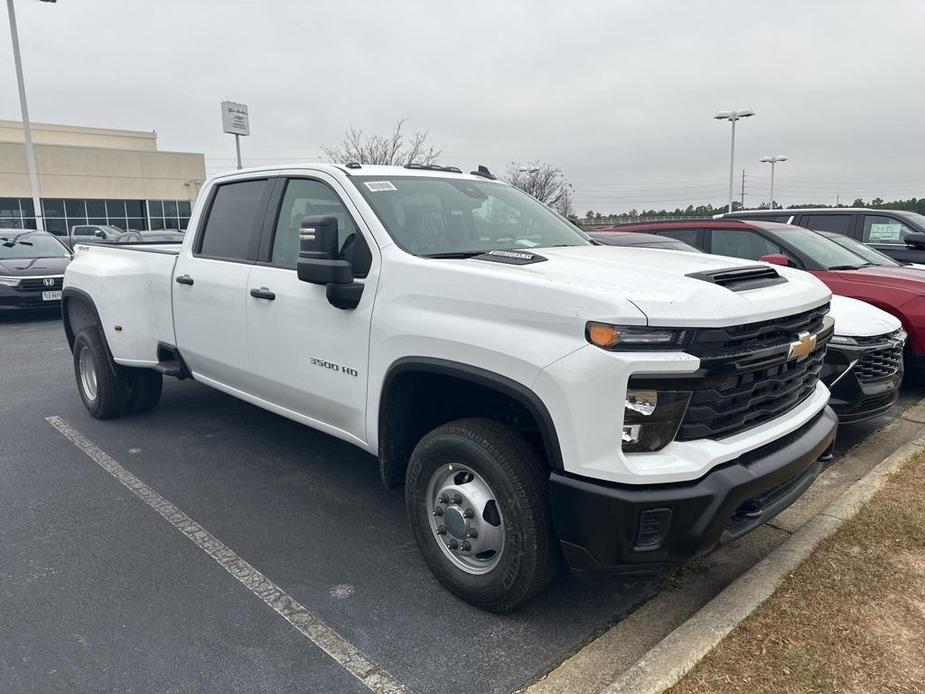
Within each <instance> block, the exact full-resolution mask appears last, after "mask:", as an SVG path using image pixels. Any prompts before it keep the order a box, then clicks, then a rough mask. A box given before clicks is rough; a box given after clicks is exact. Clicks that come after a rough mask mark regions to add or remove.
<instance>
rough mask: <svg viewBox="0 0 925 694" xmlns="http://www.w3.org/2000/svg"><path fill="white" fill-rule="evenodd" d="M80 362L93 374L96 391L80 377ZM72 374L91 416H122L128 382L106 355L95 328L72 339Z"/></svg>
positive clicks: (104, 344)
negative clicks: (89, 387) (84, 361)
mask: <svg viewBox="0 0 925 694" xmlns="http://www.w3.org/2000/svg"><path fill="white" fill-rule="evenodd" d="M81 359H86V360H88V361H87V364H88V368H92V369H93V373H94V375H95V379H94V381H93V382H94V383H95V392H88V388H87V386H86V385H85V383H84V380H83V379H82V377H81ZM74 375H75V377H76V378H77V390H78V392H79V393H80V399H81V400H83V403H84V406H85V407H86V408H87V410H88V411H89V412H90V414H91V415H93V416H94V417H96V418H97V419H113V418H115V417H121V416H122V415H123V414H125V409H126V405H127V404H128V398H129V386H130V380H129V378H127V377H126V376H125V375H124V374H123V372H122V371H121V370H120V369H119V367H118V366H117V365H116V364H115V362H113V360H112V358H111V357H110V356H109V349H108V348H107V347H106V343H105V342H104V341H103V338H102V336H101V335H100V332H99V330H98V329H97V328H95V327H91V328H84V329H83V330H81V331H80V332H79V333H78V334H77V337H76V338H75V339H74Z"/></svg>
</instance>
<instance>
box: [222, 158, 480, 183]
mask: <svg viewBox="0 0 925 694" xmlns="http://www.w3.org/2000/svg"><path fill="white" fill-rule="evenodd" d="M300 169H304V170H306V171H324V172H326V173H329V174H336V173H341V174H347V175H348V176H383V177H388V178H397V177H399V176H430V177H434V178H447V177H452V178H460V179H463V180H469V181H486V180H489V179H488V178H487V177H486V176H484V175H478V174H472V173H464V172H458V171H455V170H453V169H451V168H449V167H441V168H418V167H410V168H409V167H407V166H386V165H381V164H353V165H346V164H331V163H329V162H303V163H296V164H290V163H284V164H276V165H268V166H255V167H248V168H245V169H234V170H231V171H223V172H222V173H219V174H216V175H215V176H212V177H211V178H212V179H216V178H224V177H226V176H238V175H240V174H248V173H267V172H271V171H298V170H300ZM486 171H487V170H486Z"/></svg>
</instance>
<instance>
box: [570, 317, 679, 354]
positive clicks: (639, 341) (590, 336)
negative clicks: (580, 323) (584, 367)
mask: <svg viewBox="0 0 925 694" xmlns="http://www.w3.org/2000/svg"><path fill="white" fill-rule="evenodd" d="M681 334H682V331H680V330H673V329H671V328H649V327H646V326H644V325H642V326H640V325H610V324H609V323H596V322H594V321H590V322H589V323H588V324H587V325H586V326H585V337H586V338H587V340H588V342H590V343H591V344H592V345H596V346H598V347H601V348H602V349H621V348H622V347H630V348H632V347H636V348H640V347H646V346H648V345H651V346H653V347H658V346H665V345H675V344H678V343H679V342H680V340H681Z"/></svg>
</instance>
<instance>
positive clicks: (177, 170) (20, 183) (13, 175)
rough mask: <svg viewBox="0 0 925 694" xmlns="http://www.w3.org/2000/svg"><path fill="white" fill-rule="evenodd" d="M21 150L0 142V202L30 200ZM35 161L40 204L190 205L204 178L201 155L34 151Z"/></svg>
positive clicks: (94, 149)
mask: <svg viewBox="0 0 925 694" xmlns="http://www.w3.org/2000/svg"><path fill="white" fill-rule="evenodd" d="M0 135H2V133H0ZM0 139H2V137H0ZM25 149H26V148H25V145H23V144H20V143H17V142H2V141H0V197H4V198H7V197H9V198H27V197H31V191H30V188H29V176H28V169H27V167H26V153H25ZM35 158H36V164H37V168H38V172H39V188H40V190H41V195H42V197H43V198H108V199H120V198H121V199H130V200H193V199H195V197H196V194H197V192H198V185H200V184H201V182H202V181H203V180H205V177H206V165H205V157H204V156H203V155H202V154H192V153H184V152H157V151H154V150H151V151H139V150H125V149H105V148H98V147H77V146H69V145H36V147H35ZM191 181H193V182H191ZM196 182H198V184H197V183H196Z"/></svg>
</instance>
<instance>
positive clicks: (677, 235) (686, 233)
mask: <svg viewBox="0 0 925 694" xmlns="http://www.w3.org/2000/svg"><path fill="white" fill-rule="evenodd" d="M657 233H658V235H659V236H667V237H668V238H670V239H675V240H677V241H683V242H684V243H686V244H688V245H689V246H693V247H694V248H700V244H699V243H698V242H697V241H698V238H699V235H700V230H699V229H666V230H665V231H659V232H657Z"/></svg>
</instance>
